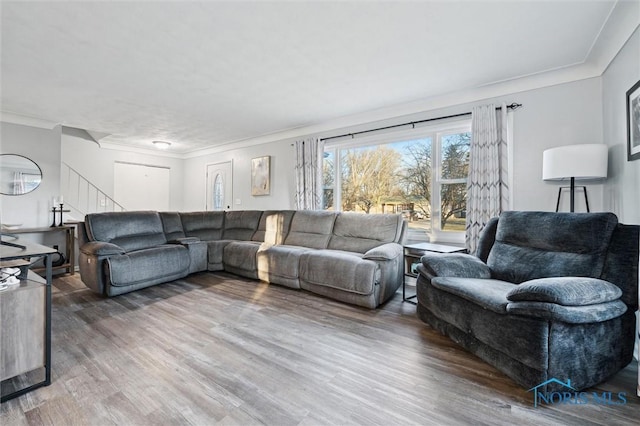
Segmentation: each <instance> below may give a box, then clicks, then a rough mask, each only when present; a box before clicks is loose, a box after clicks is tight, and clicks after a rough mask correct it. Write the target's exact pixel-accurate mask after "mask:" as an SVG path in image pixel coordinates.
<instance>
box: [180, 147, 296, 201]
mask: <svg viewBox="0 0 640 426" xmlns="http://www.w3.org/2000/svg"><path fill="white" fill-rule="evenodd" d="M292 143H293V140H290V139H287V140H281V141H277V142H272V143H266V144H262V145H256V146H253V147H249V148H240V149H231V150H227V151H221V152H218V153H216V154H209V155H204V156H199V157H194V158H189V159H186V160H184V204H183V210H185V211H198V210H204V209H205V207H206V170H207V164H213V163H220V162H224V161H233V204H232V205H231V209H232V210H270V209H293V208H294V200H293V196H294V193H295V179H294V164H295V151H294V148H293V146H291V144H292ZM264 155H270V156H271V194H270V195H260V196H253V195H251V159H252V158H256V157H262V156H264ZM237 200H240V203H241V204H236V201H237Z"/></svg>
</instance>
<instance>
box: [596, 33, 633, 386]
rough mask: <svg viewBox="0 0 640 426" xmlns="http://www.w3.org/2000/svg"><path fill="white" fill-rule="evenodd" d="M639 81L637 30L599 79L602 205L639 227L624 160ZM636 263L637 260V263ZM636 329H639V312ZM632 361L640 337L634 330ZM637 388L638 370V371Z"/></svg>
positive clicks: (630, 168) (630, 172)
mask: <svg viewBox="0 0 640 426" xmlns="http://www.w3.org/2000/svg"><path fill="white" fill-rule="evenodd" d="M638 80H640V29H637V30H636V31H635V33H634V34H633V36H632V37H631V38H630V39H629V41H627V44H626V45H625V46H624V48H623V49H622V50H621V51H620V52H619V53H618V55H617V56H616V57H615V59H614V60H613V61H612V62H611V64H609V67H608V68H607V70H606V71H605V73H604V74H603V76H602V99H603V129H604V140H605V141H606V143H607V144H608V145H609V178H608V179H607V182H606V184H605V194H606V195H605V197H604V203H605V206H606V208H607V209H608V210H610V211H612V212H614V213H616V214H617V215H618V218H619V219H620V221H621V222H622V223H626V224H635V225H639V224H640V160H635V161H627V103H626V102H627V100H626V98H627V97H626V93H627V91H628V90H629V89H630V88H631V87H632V86H633V85H634V84H636V83H637V82H638ZM639 261H640V260H639ZM636 316H637V317H638V329H640V313H636ZM636 336H638V337H637V338H636V350H635V354H636V359H640V349H638V348H639V347H640V335H639V333H638V330H636ZM638 389H640V371H639V372H638Z"/></svg>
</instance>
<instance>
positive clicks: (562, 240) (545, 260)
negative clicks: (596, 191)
mask: <svg viewBox="0 0 640 426" xmlns="http://www.w3.org/2000/svg"><path fill="white" fill-rule="evenodd" d="M616 224H617V218H616V216H615V215H614V214H612V213H591V214H589V215H586V214H580V213H560V214H558V213H549V212H515V211H507V212H503V213H502V214H501V215H500V220H499V221H498V227H497V230H496V240H495V243H494V245H493V248H492V249H491V252H490V253H489V256H488V258H487V265H488V266H489V268H490V269H491V274H492V277H493V278H496V279H499V280H503V281H509V282H513V283H521V282H524V281H529V280H533V279H536V278H546V277H555V276H579V277H595V278H599V277H600V276H601V274H602V270H603V266H604V261H605V258H606V250H607V247H608V246H609V242H610V241H611V236H612V234H613V231H614V229H615V227H616ZM516 260H517V262H516Z"/></svg>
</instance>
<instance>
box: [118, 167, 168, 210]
mask: <svg viewBox="0 0 640 426" xmlns="http://www.w3.org/2000/svg"><path fill="white" fill-rule="evenodd" d="M170 182H171V180H170V169H169V168H168V167H158V166H148V165H144V164H132V163H121V162H116V163H115V164H114V185H113V186H114V188H113V195H114V199H115V200H116V202H118V203H120V204H121V205H122V206H123V207H124V208H125V209H127V210H157V211H167V210H169V186H170Z"/></svg>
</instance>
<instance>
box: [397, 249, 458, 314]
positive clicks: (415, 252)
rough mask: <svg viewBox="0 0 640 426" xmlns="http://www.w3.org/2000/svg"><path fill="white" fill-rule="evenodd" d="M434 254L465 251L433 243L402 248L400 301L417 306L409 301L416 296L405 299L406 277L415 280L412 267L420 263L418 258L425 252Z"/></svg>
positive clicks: (415, 275) (415, 274)
mask: <svg viewBox="0 0 640 426" xmlns="http://www.w3.org/2000/svg"><path fill="white" fill-rule="evenodd" d="M428 251H430V252H435V253H466V252H467V250H466V249H465V248H464V247H456V246H449V245H445V244H434V243H417V244H408V245H406V246H404V277H403V278H402V301H403V302H409V303H412V304H414V305H417V303H416V302H414V301H413V300H411V299H415V298H416V297H417V294H414V295H412V296H409V297H407V295H406V286H407V279H406V278H407V277H413V278H417V277H418V274H417V273H416V272H414V271H413V265H414V264H415V261H418V262H419V261H420V258H421V257H422V255H423V254H425V253H426V252H428Z"/></svg>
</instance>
